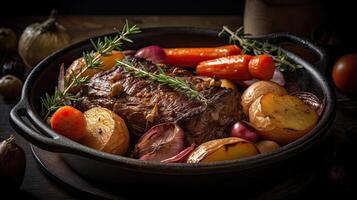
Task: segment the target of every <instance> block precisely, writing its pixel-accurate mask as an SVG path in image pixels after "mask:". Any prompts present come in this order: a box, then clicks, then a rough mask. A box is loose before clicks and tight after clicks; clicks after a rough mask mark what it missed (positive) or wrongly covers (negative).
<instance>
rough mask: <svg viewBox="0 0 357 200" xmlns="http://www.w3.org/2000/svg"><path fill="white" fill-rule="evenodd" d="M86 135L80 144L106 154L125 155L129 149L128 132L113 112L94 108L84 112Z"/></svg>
mask: <svg viewBox="0 0 357 200" xmlns="http://www.w3.org/2000/svg"><path fill="white" fill-rule="evenodd" d="M84 117H85V120H86V127H87V128H86V134H85V136H84V137H83V138H82V139H81V140H80V141H79V142H80V143H81V144H84V145H86V146H89V147H92V148H94V149H97V150H100V151H104V152H107V153H112V154H117V155H125V153H126V152H127V150H128V147H129V140H130V139H129V131H128V128H127V127H126V124H125V122H124V120H123V119H122V118H121V117H120V116H118V115H117V114H115V113H114V112H112V111H110V110H108V109H106V108H103V107H94V108H91V109H89V110H87V111H85V112H84Z"/></svg>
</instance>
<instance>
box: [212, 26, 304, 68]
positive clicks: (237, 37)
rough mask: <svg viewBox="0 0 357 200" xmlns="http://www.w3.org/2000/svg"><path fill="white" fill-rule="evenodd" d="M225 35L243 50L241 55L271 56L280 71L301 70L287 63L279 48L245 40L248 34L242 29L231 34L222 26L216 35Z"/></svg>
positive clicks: (293, 64) (230, 31)
mask: <svg viewBox="0 0 357 200" xmlns="http://www.w3.org/2000/svg"><path fill="white" fill-rule="evenodd" d="M225 33H228V34H229V42H230V43H236V42H238V43H239V45H240V46H241V47H242V49H243V51H242V53H245V52H252V53H254V55H261V54H266V55H269V56H271V57H272V58H273V59H274V61H275V62H276V67H277V68H278V69H279V70H280V71H285V70H286V69H288V68H289V69H290V70H291V71H295V70H296V69H299V68H302V66H301V65H298V64H295V63H291V62H290V61H288V60H287V57H286V55H285V53H284V52H283V51H282V50H281V49H280V48H279V47H274V46H272V45H270V44H269V43H268V42H267V41H266V42H265V43H264V44H263V45H261V44H260V43H258V42H257V41H256V40H253V39H248V38H246V36H247V35H249V34H244V29H243V27H240V28H238V29H237V30H236V31H234V32H233V31H232V30H230V29H229V28H228V27H226V26H223V29H222V31H221V32H220V33H219V34H218V35H219V36H222V35H223V34H225Z"/></svg>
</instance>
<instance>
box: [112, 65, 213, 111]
mask: <svg viewBox="0 0 357 200" xmlns="http://www.w3.org/2000/svg"><path fill="white" fill-rule="evenodd" d="M117 64H119V65H121V66H122V67H123V68H124V70H125V71H126V72H128V73H131V74H132V75H133V76H135V77H138V78H148V81H149V82H152V83H153V82H156V83H159V84H161V85H167V86H169V87H171V88H172V89H173V90H175V91H178V92H180V93H182V94H184V95H186V96H187V97H188V98H190V99H194V100H198V101H200V102H202V103H204V104H207V102H208V101H207V99H206V98H205V97H204V96H202V95H201V94H200V93H199V92H198V91H197V90H195V88H193V86H191V85H190V84H188V83H187V82H186V81H185V80H183V79H181V78H179V77H172V76H168V75H166V74H165V73H164V71H163V70H162V68H161V67H159V66H157V68H158V73H152V72H149V71H146V70H144V69H140V68H137V67H135V66H134V65H133V64H132V63H131V62H130V61H128V60H127V59H123V60H117ZM139 64H141V63H139Z"/></svg>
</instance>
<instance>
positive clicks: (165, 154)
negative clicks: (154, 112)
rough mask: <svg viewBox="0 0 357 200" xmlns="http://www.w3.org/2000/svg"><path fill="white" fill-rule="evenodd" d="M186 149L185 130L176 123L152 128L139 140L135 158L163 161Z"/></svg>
mask: <svg viewBox="0 0 357 200" xmlns="http://www.w3.org/2000/svg"><path fill="white" fill-rule="evenodd" d="M184 149H185V144H184V134H183V130H182V129H181V128H180V127H179V126H178V125H177V124H175V123H164V124H159V125H156V126H154V127H152V128H151V129H150V130H149V131H147V132H146V133H145V134H144V135H142V136H141V137H140V139H139V142H138V143H137V144H136V145H135V148H134V151H133V157H134V158H139V159H140V160H150V161H158V162H160V161H163V160H166V159H169V158H172V157H174V156H176V155H177V154H179V153H180V152H181V151H183V150H184Z"/></svg>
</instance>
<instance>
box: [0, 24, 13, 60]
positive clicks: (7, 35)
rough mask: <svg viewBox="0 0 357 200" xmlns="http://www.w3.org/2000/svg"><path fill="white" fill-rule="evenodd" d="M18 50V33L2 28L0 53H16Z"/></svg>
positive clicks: (0, 29) (0, 31)
mask: <svg viewBox="0 0 357 200" xmlns="http://www.w3.org/2000/svg"><path fill="white" fill-rule="evenodd" d="M16 49H17V36H16V33H15V32H14V31H13V30H11V29H9V28H0V53H8V54H11V53H14V52H16Z"/></svg>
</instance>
